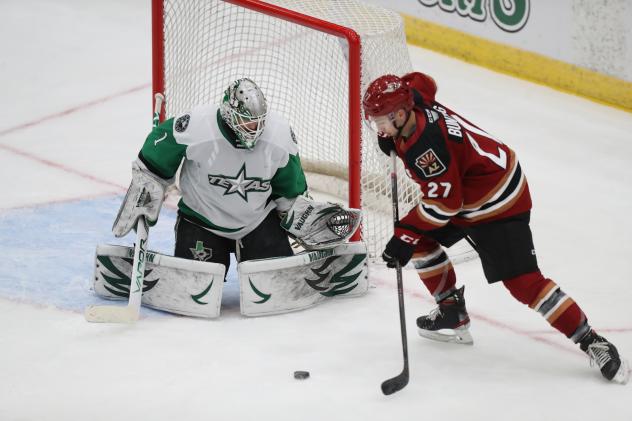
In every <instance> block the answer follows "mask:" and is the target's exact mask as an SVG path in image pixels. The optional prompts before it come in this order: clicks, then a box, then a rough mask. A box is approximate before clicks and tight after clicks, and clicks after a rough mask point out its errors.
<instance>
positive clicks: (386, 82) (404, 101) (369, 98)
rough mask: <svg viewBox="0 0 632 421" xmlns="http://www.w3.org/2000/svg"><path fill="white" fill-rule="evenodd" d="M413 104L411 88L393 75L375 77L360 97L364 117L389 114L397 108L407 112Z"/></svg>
mask: <svg viewBox="0 0 632 421" xmlns="http://www.w3.org/2000/svg"><path fill="white" fill-rule="evenodd" d="M414 105H415V101H414V99H413V92H412V90H411V89H410V88H409V87H408V85H407V84H406V83H405V82H404V81H403V80H402V79H401V78H399V77H397V76H395V75H384V76H381V77H379V78H377V79H375V80H374V81H373V82H371V84H370V85H369V87H368V88H367V90H366V92H365V93H364V98H363V99H362V107H363V108H364V116H365V118H369V117H376V116H381V115H386V114H390V113H393V112H395V111H397V110H399V109H404V110H405V111H406V112H409V111H410V110H412V109H413V106H414Z"/></svg>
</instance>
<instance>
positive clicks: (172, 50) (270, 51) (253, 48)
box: [153, 0, 419, 257]
mask: <svg viewBox="0 0 632 421" xmlns="http://www.w3.org/2000/svg"><path fill="white" fill-rule="evenodd" d="M153 20H154V22H153V27H154V29H153V32H154V33H153V36H154V91H163V92H164V93H165V96H166V114H167V115H169V116H173V115H176V114H178V113H181V112H184V111H186V110H188V109H190V108H191V107H192V106H193V105H195V104H200V103H213V102H216V103H218V102H219V101H220V99H221V97H222V94H223V91H224V89H225V88H226V87H227V86H228V84H229V83H230V82H232V81H233V80H235V79H238V78H241V77H249V78H251V79H253V80H254V81H255V82H256V83H257V84H258V85H259V86H260V87H261V89H262V91H263V92H264V95H265V96H266V98H267V99H268V103H269V107H270V108H271V109H274V110H276V111H278V112H280V113H281V114H283V115H285V116H286V118H287V119H288V120H289V121H290V124H291V125H292V127H293V130H294V133H295V134H296V138H297V141H298V145H299V150H300V156H301V161H302V163H303V168H304V169H305V171H306V173H307V176H308V185H309V187H310V189H311V190H318V191H322V192H325V193H329V194H330V195H332V196H337V197H342V198H344V199H347V200H348V202H349V205H350V206H352V207H361V208H362V210H363V212H364V219H363V225H362V232H361V236H362V239H363V240H365V241H366V243H367V248H368V250H369V254H370V256H371V257H376V256H379V254H380V252H381V250H382V248H383V246H384V245H385V242H386V241H387V240H388V239H389V238H390V236H391V235H392V232H393V228H392V216H391V209H392V207H391V200H390V178H389V177H388V174H389V170H388V159H387V157H386V156H384V155H383V154H382V153H381V152H380V151H379V150H378V148H377V142H376V140H375V134H374V133H372V132H371V131H370V130H368V128H366V127H365V125H364V124H362V116H361V107H360V104H361V95H362V93H363V92H364V90H365V89H366V87H367V86H368V84H369V83H370V82H371V81H372V80H373V79H375V78H377V77H379V76H381V75H383V74H386V73H392V74H397V75H402V74H404V73H406V72H409V71H411V70H412V65H411V62H410V58H409V55H408V50H407V46H406V40H405V35H404V28H403V23H402V19H401V17H400V16H399V15H398V14H396V13H394V12H392V11H388V10H385V9H382V8H379V7H376V6H373V5H368V4H364V3H362V2H360V1H356V0H270V1H267V2H265V3H264V2H262V1H258V0H227V1H222V0H153ZM400 172H401V173H400V174H399V183H400V184H399V186H398V188H399V196H400V213H401V214H404V213H405V212H407V211H408V209H410V207H411V206H412V205H413V204H414V203H416V202H417V196H418V194H419V193H418V189H417V188H416V187H415V186H414V185H413V184H412V183H411V182H410V181H408V180H407V177H406V176H405V174H404V172H403V169H402V168H401V166H400Z"/></svg>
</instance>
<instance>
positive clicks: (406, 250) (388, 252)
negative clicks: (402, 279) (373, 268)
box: [382, 226, 420, 268]
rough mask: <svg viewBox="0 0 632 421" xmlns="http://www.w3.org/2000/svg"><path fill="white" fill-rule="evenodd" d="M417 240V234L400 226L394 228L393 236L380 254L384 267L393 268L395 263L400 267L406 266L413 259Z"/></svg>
mask: <svg viewBox="0 0 632 421" xmlns="http://www.w3.org/2000/svg"><path fill="white" fill-rule="evenodd" d="M419 238H420V236H419V235H418V234H416V233H414V232H412V231H410V230H408V229H405V228H403V227H401V226H395V235H393V237H392V238H391V239H390V240H389V242H388V243H387V244H386V247H385V248H384V252H382V259H383V260H384V261H385V262H386V266H387V267H389V268H394V267H395V263H396V262H399V266H400V267H404V266H406V264H407V263H408V262H409V261H410V259H411V257H413V253H414V251H415V247H416V246H417V243H419Z"/></svg>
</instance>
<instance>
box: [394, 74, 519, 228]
mask: <svg viewBox="0 0 632 421" xmlns="http://www.w3.org/2000/svg"><path fill="white" fill-rule="evenodd" d="M402 79H403V80H404V81H405V82H406V83H407V84H408V85H409V86H410V87H411V88H412V89H413V91H414V93H415V104H416V105H415V108H414V110H413V112H414V113H415V116H416V129H415V132H414V133H413V134H412V135H411V136H409V137H408V138H403V137H400V138H398V139H395V140H394V142H395V147H396V150H397V154H398V155H399V157H400V158H401V159H402V161H403V162H404V165H405V166H406V170H407V171H406V172H407V173H408V175H409V177H411V178H412V179H413V180H414V181H415V182H416V183H417V184H419V187H420V189H421V192H422V194H423V198H422V200H421V203H419V205H418V206H416V207H415V208H413V209H412V210H411V211H410V212H409V213H408V215H406V216H405V217H404V218H403V219H402V220H401V223H402V224H405V225H412V226H414V227H415V228H417V229H419V230H423V231H428V230H433V229H437V228H440V227H442V226H444V225H445V224H447V223H448V222H452V223H454V224H455V225H460V226H466V225H472V224H476V223H482V222H489V221H492V220H496V219H501V218H506V217H509V216H512V215H516V214H519V213H523V212H526V211H528V210H530V209H531V196H530V194H529V187H528V185H527V180H526V178H525V175H524V173H523V172H522V169H521V168H520V164H519V162H518V158H517V157H516V154H515V153H514V151H513V150H511V149H510V148H509V147H508V146H507V145H505V144H504V143H502V142H501V141H500V140H498V139H496V138H495V137H493V136H492V135H490V134H488V133H486V132H485V131H483V130H482V129H481V128H479V127H478V126H476V125H474V124H472V123H471V122H470V121H468V120H467V119H465V118H463V117H462V116H460V115H458V114H457V113H455V112H454V111H452V110H450V109H449V108H447V107H445V106H443V105H441V104H440V103H438V102H436V101H435V94H436V91H437V87H436V84H435V82H434V80H433V79H432V78H430V77H429V76H427V75H424V74H422V73H417V72H416V73H410V74H408V75H406V76H404V77H403V78H402Z"/></svg>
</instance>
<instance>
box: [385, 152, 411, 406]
mask: <svg viewBox="0 0 632 421" xmlns="http://www.w3.org/2000/svg"><path fill="white" fill-rule="evenodd" d="M397 197H398V196H397V155H396V154H395V151H391V198H392V203H393V226H395V225H396V224H397V223H398V222H399V206H398V202H397ZM395 271H396V272H397V298H398V300H399V326H400V328H401V333H402V348H403V351H404V369H403V370H402V372H401V373H399V374H398V375H397V376H395V377H393V378H391V379H388V380H385V381H384V382H382V393H384V394H385V395H390V394H392V393H395V392H397V391H399V390H402V389H403V388H404V387H406V385H407V384H408V379H409V377H410V375H409V371H408V339H407V337H406V315H405V313H404V283H403V281H402V267H401V266H400V264H399V262H395Z"/></svg>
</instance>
